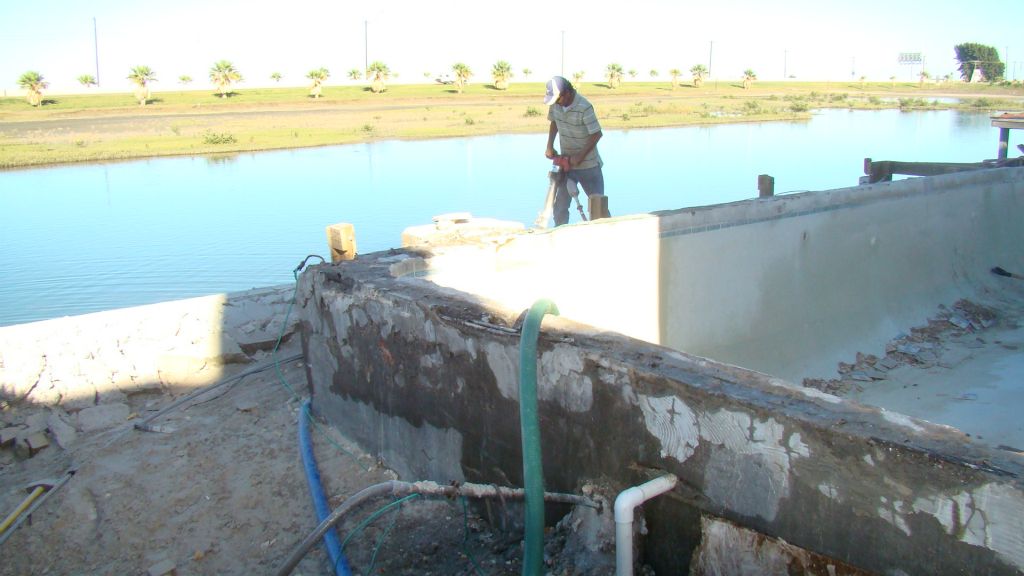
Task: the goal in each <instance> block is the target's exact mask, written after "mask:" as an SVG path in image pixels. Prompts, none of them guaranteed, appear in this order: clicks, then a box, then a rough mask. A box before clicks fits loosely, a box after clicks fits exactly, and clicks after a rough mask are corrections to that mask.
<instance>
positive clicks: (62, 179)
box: [0, 110, 1016, 325]
mask: <svg viewBox="0 0 1024 576" xmlns="http://www.w3.org/2000/svg"><path fill="white" fill-rule="evenodd" d="M1012 139H1013V136H1011V146H1015V145H1016V142H1013V141H1012ZM544 140H545V137H544V135H543V134H534V135H503V136H488V137H480V138H459V139H446V140H431V141H417V142H401V141H389V142H376V143H372V144H354V145H346V146H331V147H323V148H310V149H301V150H287V151H278V152H261V153H252V154H239V155H234V156H230V157H221V158H207V157H177V158H161V159H151V160H139V161H130V162H117V163H105V164H87V165H69V166H60V167H54V168H41V169H32V170H13V171H0V246H2V250H0V278H2V282H0V325H9V324H18V323H23V322H31V321H35V320H43V319H47V318H54V317H59V316H65V315H73V314H82V313H87V312H94V311H99V310H107V309H112V308H120V307H124V306H134V305H139V304H148V303H153V302H159V301H163V300H171V299H178V298H186V297H191V296H198V295H203V294H211V293H217V292H225V291H236V290H244V289H248V288H253V287H260V286H268V285H273V284H284V283H290V282H292V281H293V277H292V270H293V269H294V268H295V266H296V265H297V264H298V263H299V261H301V260H302V259H303V258H304V257H305V256H306V255H308V254H321V255H326V254H327V248H326V239H325V233H324V228H325V227H326V226H328V225H330V224H333V223H337V222H350V223H352V224H354V225H355V229H356V238H357V243H358V247H359V251H360V252H361V253H367V252H373V251H378V250H384V249H387V248H391V247H396V246H398V245H399V244H400V235H401V232H402V230H403V229H404V228H406V227H408V226H414V225H420V224H426V223H429V222H430V218H431V217H432V216H434V215H436V214H442V213H445V212H461V211H468V212H471V213H472V214H473V215H474V216H481V217H491V218H499V219H505V220H515V221H520V222H523V223H526V224H530V223H532V222H533V220H534V218H536V216H537V213H538V212H539V211H540V209H541V205H542V203H543V200H544V194H545V192H546V190H547V171H548V168H549V167H550V161H548V160H547V159H545V158H544V156H543V153H544ZM997 141H998V129H995V128H992V127H991V124H990V120H989V117H988V115H987V114H963V113H957V112H952V111H937V112H908V113H901V112H899V111H896V110H887V111H877V112H867V111H849V110H829V111H824V112H822V113H818V114H816V115H815V116H814V118H813V119H812V120H810V121H807V122H772V123H757V124H733V125H720V126H709V127H690V128H668V129H648V130H626V131H609V132H606V134H605V136H604V138H603V139H602V140H601V143H600V146H599V147H600V150H601V155H602V157H603V158H604V160H605V180H606V191H607V194H608V196H609V208H610V209H611V211H612V213H613V214H617V215H621V214H627V213H642V212H650V211H656V210H665V209H673V208H682V207H686V206H697V205H705V204H714V203H720V202H730V201H734V200H740V199H744V198H752V197H755V196H757V175H758V174H770V175H772V176H774V177H775V190H776V193H777V194H782V193H785V192H787V191H803V190H820V189H828V188H837V187H844V186H852V185H856V183H857V179H858V178H859V177H860V176H861V175H862V172H863V170H862V164H863V159H864V158H865V157H871V158H874V159H875V160H902V161H934V162H939V161H948V162H976V161H979V160H982V159H985V158H994V157H995V156H996V148H997ZM575 216H576V214H575V211H572V217H573V220H571V221H576V220H575Z"/></svg>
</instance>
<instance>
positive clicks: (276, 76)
mask: <svg viewBox="0 0 1024 576" xmlns="http://www.w3.org/2000/svg"><path fill="white" fill-rule="evenodd" d="M270 79H271V80H273V81H274V82H280V81H281V73H280V72H273V73H271V74H270Z"/></svg>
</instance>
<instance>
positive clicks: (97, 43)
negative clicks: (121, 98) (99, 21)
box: [92, 16, 100, 86]
mask: <svg viewBox="0 0 1024 576" xmlns="http://www.w3.org/2000/svg"><path fill="white" fill-rule="evenodd" d="M92 50H93V54H95V55H96V86H99V85H100V41H99V37H97V36H96V17H95V16H93V17H92Z"/></svg>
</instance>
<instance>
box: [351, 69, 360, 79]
mask: <svg viewBox="0 0 1024 576" xmlns="http://www.w3.org/2000/svg"><path fill="white" fill-rule="evenodd" d="M362 78H363V71H362V70H360V69H359V68H353V69H351V70H349V71H348V79H349V80H362Z"/></svg>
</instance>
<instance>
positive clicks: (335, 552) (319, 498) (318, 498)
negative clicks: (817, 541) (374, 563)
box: [299, 400, 352, 576]
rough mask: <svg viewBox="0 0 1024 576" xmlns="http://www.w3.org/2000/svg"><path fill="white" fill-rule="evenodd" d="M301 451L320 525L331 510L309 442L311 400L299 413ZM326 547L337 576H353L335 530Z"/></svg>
mask: <svg viewBox="0 0 1024 576" xmlns="http://www.w3.org/2000/svg"><path fill="white" fill-rule="evenodd" d="M299 451H300V452H302V465H303V466H304V467H305V468H306V481H307V482H309V495H310V496H311V497H312V498H313V507H314V508H316V518H317V523H320V522H323V521H324V519H325V518H327V516H328V515H329V514H330V508H329V507H328V506H327V496H325V495H324V487H323V485H322V484H321V483H320V471H319V470H317V467H316V456H314V455H313V443H312V442H310V441H309V400H306V401H305V402H303V403H302V409H301V410H300V411H299ZM324 546H326V547H327V555H328V556H330V557H331V565H332V566H334V572H335V574H337V576H352V570H351V569H349V567H348V560H347V559H346V558H345V556H344V554H342V552H341V541H340V540H339V539H338V533H337V532H336V531H335V530H329V531H328V532H327V533H325V534H324Z"/></svg>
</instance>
